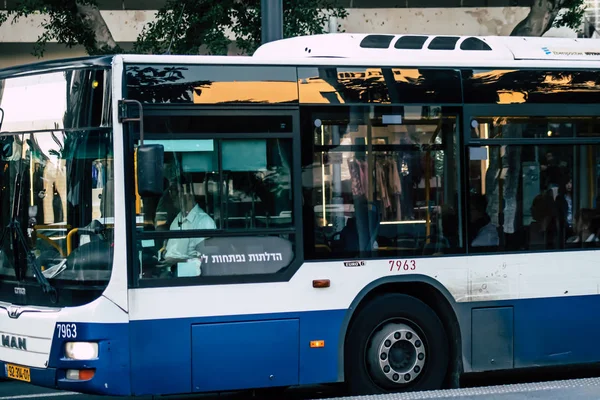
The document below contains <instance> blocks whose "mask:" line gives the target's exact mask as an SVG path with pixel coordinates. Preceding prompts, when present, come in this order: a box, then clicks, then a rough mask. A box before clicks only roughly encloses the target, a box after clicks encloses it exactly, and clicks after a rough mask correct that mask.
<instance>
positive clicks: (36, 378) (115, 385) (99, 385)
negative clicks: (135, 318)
mask: <svg viewBox="0 0 600 400" xmlns="http://www.w3.org/2000/svg"><path fill="white" fill-rule="evenodd" d="M77 329H78V331H79V332H80V334H79V335H78V336H77V339H76V341H81V342H97V343H98V357H97V358H95V359H92V360H71V359H67V358H66V357H65V352H64V348H65V343H66V342H68V341H73V339H62V338H59V337H58V336H57V335H55V336H54V337H53V339H52V347H51V350H50V356H49V360H48V367H47V368H39V367H32V366H28V365H24V364H20V363H18V362H6V361H1V360H0V378H6V379H10V380H13V379H11V378H8V374H7V368H6V366H7V364H12V365H16V366H19V367H25V368H28V369H29V376H30V382H29V383H31V384H33V385H37V386H43V387H47V388H52V389H58V390H67V391H73V392H79V393H86V394H100V395H112V396H127V395H130V394H131V384H130V371H129V340H128V338H129V335H128V326H127V324H88V323H78V324H77ZM67 370H93V371H94V375H93V377H92V378H91V379H87V380H73V379H67V377H66V375H67ZM15 381H18V380H15Z"/></svg>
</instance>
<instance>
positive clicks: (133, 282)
mask: <svg viewBox="0 0 600 400" xmlns="http://www.w3.org/2000/svg"><path fill="white" fill-rule="evenodd" d="M143 111H144V116H145V117H160V116H163V117H164V116H196V117H202V116H209V115H210V116H221V117H223V118H235V117H243V116H249V115H254V116H255V115H261V116H265V117H267V116H291V117H292V129H291V132H274V133H268V132H265V133H243V132H238V133H216V134H211V133H198V134H194V133H192V134H186V133H179V134H174V135H173V136H172V138H182V137H185V138H187V139H198V140H201V139H224V140H227V139H271V138H273V139H276V138H279V139H290V140H291V141H292V154H291V156H292V161H291V163H292V174H291V190H292V225H291V226H290V227H289V228H260V229H256V228H255V229H251V230H245V229H243V230H242V229H230V230H227V229H216V230H187V231H177V232H155V231H153V232H152V233H150V232H145V233H144V232H142V234H141V235H140V232H138V231H137V228H136V212H135V193H134V192H132V191H131V190H126V191H125V196H126V203H127V208H126V218H127V224H126V226H127V237H128V239H129V241H130V243H129V245H128V246H127V247H128V252H129V254H130V256H129V257H128V264H129V266H130V267H129V268H128V270H129V282H130V283H129V287H130V288H151V287H176V286H205V285H225V284H242V283H270V282H287V281H289V280H291V278H292V277H293V276H294V275H295V274H296V272H297V271H298V270H299V269H300V266H301V265H302V264H303V263H304V251H303V248H304V244H303V238H304V236H303V225H302V194H301V188H302V186H301V162H300V161H301V158H300V136H299V135H300V119H299V111H298V108H297V107H273V106H270V107H256V106H242V107H240V106H236V107H235V108H234V107H213V106H210V107H199V106H189V105H188V106H183V107H182V106H181V105H174V106H173V105H170V104H164V105H151V106H147V105H144V106H143ZM132 128H137V126H135V125H133V124H130V125H129V127H128V135H127V141H126V151H127V154H133V151H134V143H135V142H136V141H137V140H139V133H138V132H134V131H133V129H132ZM156 137H157V134H155V133H153V134H147V135H146V134H145V135H144V138H145V139H153V138H156ZM126 159H127V157H126ZM126 171H128V172H127V173H126V179H125V184H126V185H127V186H126V187H133V185H134V173H135V172H134V164H133V157H129V160H128V161H127V162H126ZM263 234H268V235H277V234H290V235H293V240H292V243H293V246H294V256H293V260H292V262H291V263H290V264H289V265H288V266H287V267H286V268H285V269H284V270H283V271H281V272H277V273H272V274H244V275H224V276H202V275H200V276H197V277H177V278H166V279H165V278H156V279H141V278H140V276H139V274H140V263H139V260H138V253H137V250H136V242H137V241H138V240H140V239H161V238H167V237H168V238H193V237H230V236H259V235H263Z"/></svg>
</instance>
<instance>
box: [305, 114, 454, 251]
mask: <svg viewBox="0 0 600 400" xmlns="http://www.w3.org/2000/svg"><path fill="white" fill-rule="evenodd" d="M415 106H417V107H424V108H437V107H440V112H441V115H440V116H441V118H448V117H454V118H455V119H456V122H455V129H454V131H453V135H455V142H456V143H455V146H456V149H457V151H456V153H455V154H454V158H455V163H456V165H455V167H456V169H457V171H456V172H455V177H454V179H455V181H456V184H457V190H458V193H457V195H458V198H457V204H456V208H457V210H456V212H457V215H458V225H459V226H458V229H459V235H460V239H459V240H460V242H461V243H462V244H463V245H462V247H459V248H457V249H454V251H452V252H449V253H445V254H441V255H436V256H435V257H436V258H439V257H461V256H465V255H466V248H465V246H466V243H465V236H464V235H465V234H466V227H465V226H464V222H463V218H462V215H463V214H464V212H463V205H462V198H463V197H464V196H463V194H462V190H460V188H461V187H462V182H461V181H462V179H463V175H464V174H463V173H462V172H461V171H464V168H465V161H464V157H463V155H462V151H463V148H464V147H465V144H464V143H463V138H462V135H461V130H462V127H463V123H462V119H463V116H464V113H463V111H462V106H460V105H445V104H422V103H418V104H417V103H414V104H413V103H392V104H378V103H377V104H376V103H356V104H355V103H352V104H327V105H323V104H317V105H312V104H303V105H301V106H300V111H301V118H306V116H307V115H311V116H312V117H314V115H315V114H317V115H319V114H323V113H327V112H331V113H332V114H338V113H345V111H339V110H343V109H345V108H346V109H352V108H354V107H356V108H359V107H360V108H362V109H367V108H369V107H374V108H378V109H389V110H390V112H391V113H395V112H398V109H403V108H404V107H415ZM349 112H350V110H349ZM364 115H367V114H364ZM417 121H426V119H425V118H423V119H420V120H417ZM304 124H307V122H306V121H302V127H304ZM304 135H305V136H310V135H308V134H307V133H306V132H305V133H304ZM308 142H310V144H308ZM302 145H303V146H304V147H303V148H302V151H303V152H304V153H308V154H310V157H313V155H314V154H316V153H318V152H320V151H328V152H346V151H360V150H366V149H367V148H368V147H369V146H368V145H354V144H352V145H327V144H326V145H317V144H315V143H314V141H313V140H312V137H310V138H307V137H303V138H302ZM444 146H445V142H443V144H426V145H423V144H421V145H418V144H405V145H371V148H372V150H373V151H385V150H386V149H388V150H389V149H392V148H393V149H401V150H403V151H406V150H408V151H415V152H417V151H418V150H419V149H422V148H424V147H425V148H427V149H428V150H436V149H437V150H444ZM317 148H318V149H321V150H316V149H317ZM304 157H308V156H306V154H305V155H304ZM301 189H302V191H303V192H302V196H304V189H305V188H304V187H302V188H301ZM306 218H307V217H306V215H303V221H306ZM313 224H314V221H313V222H311V224H310V227H311V228H312V227H313ZM303 225H304V228H306V226H307V225H306V224H304V222H303ZM309 234H310V233H306V235H309ZM314 244H315V243H314V241H313V243H310V242H308V241H305V243H303V245H304V248H303V251H304V257H305V258H306V260H307V262H342V261H348V260H356V259H364V260H387V259H391V258H394V259H399V258H403V259H406V258H407V257H408V258H411V259H413V258H414V259H421V258H431V257H433V256H432V255H423V254H414V255H409V256H407V255H402V254H395V255H389V254H386V255H374V254H371V255H364V256H363V255H360V256H355V257H348V256H344V255H343V254H337V255H335V256H333V257H329V258H324V257H317V256H315V253H314ZM307 246H310V247H307Z"/></svg>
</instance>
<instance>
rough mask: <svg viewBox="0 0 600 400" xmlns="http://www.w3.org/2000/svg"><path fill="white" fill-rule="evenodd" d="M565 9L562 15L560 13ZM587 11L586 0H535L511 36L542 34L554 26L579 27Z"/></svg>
mask: <svg viewBox="0 0 600 400" xmlns="http://www.w3.org/2000/svg"><path fill="white" fill-rule="evenodd" d="M561 11H564V13H563V14H562V15H560V16H559V13H560V12H561ZM584 13H585V0H533V4H532V6H531V10H530V11H529V14H528V15H527V17H526V18H525V19H524V20H523V21H521V22H519V23H518V24H517V26H515V28H514V29H513V31H512V32H511V34H510V35H511V36H542V35H543V34H544V33H546V32H548V30H549V29H550V28H552V27H556V28H559V27H562V26H566V27H569V28H571V29H577V28H579V27H580V26H581V22H582V21H583V17H584Z"/></svg>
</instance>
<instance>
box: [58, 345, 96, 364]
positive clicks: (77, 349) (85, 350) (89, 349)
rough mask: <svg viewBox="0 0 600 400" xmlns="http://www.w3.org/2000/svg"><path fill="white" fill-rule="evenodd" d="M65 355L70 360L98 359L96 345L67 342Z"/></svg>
mask: <svg viewBox="0 0 600 400" xmlns="http://www.w3.org/2000/svg"><path fill="white" fill-rule="evenodd" d="M65 355H66V356H67V358H70V359H71V360H92V359H94V358H97V357H98V343H91V342H67V343H65Z"/></svg>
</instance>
